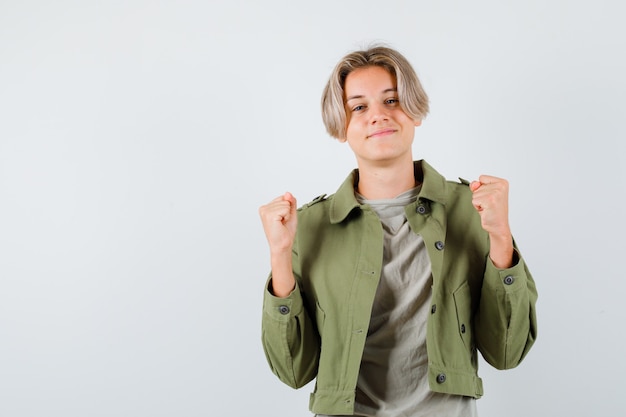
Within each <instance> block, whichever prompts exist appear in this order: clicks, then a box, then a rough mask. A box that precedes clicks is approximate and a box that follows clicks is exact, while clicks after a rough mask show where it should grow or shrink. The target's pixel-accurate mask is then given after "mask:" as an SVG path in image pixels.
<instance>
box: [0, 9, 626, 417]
mask: <svg viewBox="0 0 626 417" xmlns="http://www.w3.org/2000/svg"><path fill="white" fill-rule="evenodd" d="M621 8H622V6H621V2H619V1H617V0H615V1H603V0H594V1H565V0H563V1H558V0H555V1H546V0H526V1H523V2H522V1H519V2H505V1H497V0H493V1H489V0H475V1H457V2H452V1H438V2H435V1H392V0H388V1H370V0H362V1H330V0H324V1H320V0H316V1H309V2H306V3H305V2H299V1H287V0H285V1H278V0H269V1H243V0H239V1H237V0H235V1H233V0H229V1H210V0H209V1H206V0H205V1H199V0H198V1H190V0H186V1H185V0H183V1H181V0H178V1H148V0H144V1H104V0H100V1H84V0H83V1H80V0H76V1H67V0H64V1H43V0H41V1H28V0H19V1H18V0H15V1H9V0H0V416H2V417H13V416H16V417H17V416H20V417H22V416H29V417H30V416H33V417H34V416H37V417H41V416H64V417H73V416H77V417H78V416H81V417H83V416H133V417H136V416H151V417H153V416H210V415H220V416H222V415H223V416H308V415H310V414H309V413H308V411H307V408H308V395H309V392H310V391H311V390H312V385H309V386H307V387H305V388H303V389H301V390H299V391H294V390H291V389H290V388H288V387H286V386H284V385H282V383H280V382H279V381H278V379H276V378H275V377H274V375H273V374H271V372H270V370H269V367H268V366H267V364H266V362H265V357H264V354H263V352H262V348H261V344H260V320H261V301H262V289H263V285H264V283H265V279H266V275H267V272H268V267H269V263H268V256H267V255H268V253H267V248H266V243H265V238H264V236H263V232H262V228H261V225H260V221H259V218H258V212H257V209H258V206H260V205H261V204H263V203H265V202H266V201H268V200H270V199H271V198H273V197H275V196H276V195H279V194H281V193H282V192H284V191H286V190H289V191H292V192H293V193H294V194H295V195H296V197H298V198H299V202H300V203H305V202H306V201H308V200H310V199H312V198H314V197H316V196H317V195H319V194H322V193H332V192H334V191H335V189H336V188H337V186H338V185H339V184H340V183H341V181H342V180H343V179H344V177H345V176H346V175H347V174H348V172H349V171H350V170H351V169H352V168H353V167H354V166H355V161H354V158H353V156H352V154H351V152H350V150H349V148H348V147H347V145H343V144H340V143H338V142H337V141H335V140H333V139H331V138H329V137H328V136H327V134H326V133H325V131H324V129H323V126H322V122H321V117H320V112H319V99H320V94H321V91H322V88H323V86H324V83H325V82H326V80H327V77H328V76H329V74H330V71H331V70H332V68H333V66H334V65H335V63H336V62H337V60H338V59H339V58H340V57H341V56H343V55H344V54H345V53H347V52H349V51H351V50H353V49H355V48H359V47H362V46H365V45H367V44H368V43H369V42H371V41H383V42H387V43H388V44H390V45H391V46H393V47H395V48H397V49H398V50H400V51H401V52H402V53H404V54H405V55H406V56H407V58H408V59H409V60H410V61H411V62H412V63H413V64H414V66H415V68H416V70H417V72H418V74H419V76H420V77H421V80H422V82H423V85H424V87H425V89H426V90H427V92H428V94H429V96H430V98H431V114H430V115H429V117H428V118H427V119H426V120H425V121H424V123H423V125H422V127H420V128H418V130H417V132H416V141H415V145H414V156H415V157H416V158H426V159H427V160H428V161H429V162H430V163H431V164H432V165H434V166H435V168H436V169H438V170H439V171H440V172H441V173H442V174H443V175H445V176H446V177H448V178H450V179H456V177H458V176H461V177H464V178H467V179H474V178H475V177H477V176H478V175H479V174H481V173H488V174H492V175H497V176H501V177H505V178H507V179H509V181H510V183H511V213H510V214H511V224H512V227H513V231H514V234H515V236H516V239H517V241H518V244H519V246H520V248H521V250H522V253H523V254H524V256H525V258H526V261H527V262H528V264H529V266H530V268H531V270H532V272H533V274H534V277H535V279H536V282H537V286H538V289H539V295H540V298H539V303H538V315H539V338H538V341H537V343H536V345H535V347H534V348H533V350H532V351H531V352H530V354H529V355H528V357H527V359H526V360H525V362H523V363H522V365H521V366H520V367H519V368H517V369H515V370H511V371H504V372H500V371H495V370H493V369H491V368H489V366H488V365H486V364H484V363H483V364H482V365H481V375H482V377H483V379H484V383H485V397H483V399H481V400H480V401H479V402H478V407H479V411H480V413H481V415H482V416H483V417H487V416H503V415H507V416H529V415H533V416H554V415H567V416H591V415H598V416H600V415H601V416H623V415H624V409H625V407H624V405H623V404H624V400H623V390H624V387H625V386H626V358H625V356H626V355H625V354H624V351H625V349H626V343H625V342H624V333H625V332H626V309H625V307H624V290H625V288H626V285H625V284H624V281H625V279H626V277H625V276H624V267H623V262H624V249H625V245H624V241H623V239H624V234H625V233H626V228H625V222H624V218H623V208H624V198H623V193H624V190H625V187H624V182H625V181H626V177H625V175H624V171H623V168H622V166H621V163H622V160H623V158H624V154H625V146H624V140H625V139H626V134H625V133H626V129H625V127H624V116H625V115H626V111H625V110H626V106H625V102H626V81H625V78H624V74H625V73H626V60H625V53H624V51H625V50H626V30H625V29H624V26H623V23H624V22H623V16H624V13H623V12H622V10H621Z"/></svg>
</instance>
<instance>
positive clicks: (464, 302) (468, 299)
mask: <svg viewBox="0 0 626 417" xmlns="http://www.w3.org/2000/svg"><path fill="white" fill-rule="evenodd" d="M453 295H454V305H455V307H456V320H457V330H458V333H459V336H460V337H461V340H463V344H464V345H465V348H466V349H467V350H469V351H472V352H473V350H474V336H473V331H472V295H471V292H470V287H469V285H468V284H467V282H464V283H463V284H462V285H461V286H460V287H459V288H457V290H456V291H454V294H453Z"/></svg>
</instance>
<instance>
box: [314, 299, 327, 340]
mask: <svg viewBox="0 0 626 417" xmlns="http://www.w3.org/2000/svg"><path fill="white" fill-rule="evenodd" d="M325 320H326V313H324V310H322V307H320V303H319V302H316V303H315V325H316V326H317V332H318V333H319V335H320V336H322V335H323V333H324V321H325Z"/></svg>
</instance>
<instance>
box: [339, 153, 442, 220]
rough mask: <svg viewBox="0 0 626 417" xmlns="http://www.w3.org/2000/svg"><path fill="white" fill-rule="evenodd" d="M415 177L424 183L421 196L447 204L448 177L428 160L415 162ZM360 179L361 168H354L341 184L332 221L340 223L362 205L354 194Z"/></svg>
mask: <svg viewBox="0 0 626 417" xmlns="http://www.w3.org/2000/svg"><path fill="white" fill-rule="evenodd" d="M413 166H414V167H415V179H416V180H418V181H420V182H421V183H422V189H421V190H420V193H419V198H423V199H427V200H431V201H435V202H437V203H441V204H446V179H445V178H444V177H443V176H441V174H439V173H438V172H437V171H435V169H434V168H433V167H431V166H430V165H428V163H426V161H424V160H420V161H415V162H413ZM358 180H359V170H358V169H355V170H353V171H352V172H351V173H350V175H348V178H346V180H345V181H344V182H343V183H342V184H341V186H340V187H339V189H338V190H337V192H336V193H335V195H334V196H333V199H332V201H331V203H330V222H331V223H332V224H335V223H340V222H342V221H343V220H345V218H346V217H348V215H349V214H350V212H352V210H354V209H355V208H357V207H360V206H361V205H360V204H359V202H358V201H357V199H356V197H355V195H354V189H355V186H356V184H357V183H358Z"/></svg>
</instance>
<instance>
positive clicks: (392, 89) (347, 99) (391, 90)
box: [346, 88, 398, 101]
mask: <svg viewBox="0 0 626 417" xmlns="http://www.w3.org/2000/svg"><path fill="white" fill-rule="evenodd" d="M391 92H393V93H397V92H398V89H397V88H387V89H386V90H383V91H382V94H385V93H391ZM363 97H364V96H363V95H361V94H357V95H355V96H350V97H348V98H346V101H350V100H354V99H357V98H363Z"/></svg>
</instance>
